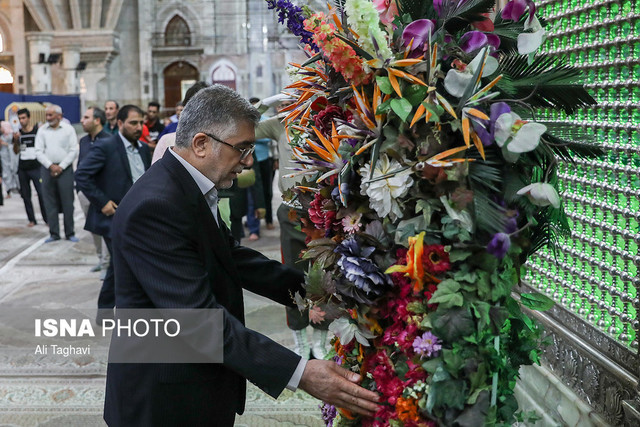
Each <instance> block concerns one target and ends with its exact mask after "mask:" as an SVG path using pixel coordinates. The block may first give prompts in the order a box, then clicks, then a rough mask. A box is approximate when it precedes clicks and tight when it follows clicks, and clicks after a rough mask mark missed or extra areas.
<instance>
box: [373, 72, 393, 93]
mask: <svg viewBox="0 0 640 427" xmlns="http://www.w3.org/2000/svg"><path fill="white" fill-rule="evenodd" d="M376 83H377V84H378V87H379V88H380V90H381V91H382V93H385V94H387V95H391V94H392V93H393V86H391V82H390V81H389V77H386V76H376Z"/></svg>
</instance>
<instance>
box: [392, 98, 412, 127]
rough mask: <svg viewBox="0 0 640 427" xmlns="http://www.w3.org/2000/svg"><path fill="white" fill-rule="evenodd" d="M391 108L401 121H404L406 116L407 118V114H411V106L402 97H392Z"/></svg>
mask: <svg viewBox="0 0 640 427" xmlns="http://www.w3.org/2000/svg"><path fill="white" fill-rule="evenodd" d="M391 109H392V110H393V112H394V113H396V114H397V115H398V117H400V118H401V119H402V121H403V122H406V121H407V118H409V114H411V110H412V109H413V106H412V105H411V103H410V102H409V101H408V100H406V99H404V98H401V99H392V100H391Z"/></svg>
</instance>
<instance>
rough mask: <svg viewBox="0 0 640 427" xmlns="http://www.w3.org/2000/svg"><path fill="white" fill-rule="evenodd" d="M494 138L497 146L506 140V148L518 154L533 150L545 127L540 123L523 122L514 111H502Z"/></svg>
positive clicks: (545, 129) (502, 144) (538, 142)
mask: <svg viewBox="0 0 640 427" xmlns="http://www.w3.org/2000/svg"><path fill="white" fill-rule="evenodd" d="M495 129H496V132H495V138H496V144H498V147H502V146H504V144H505V143H507V142H508V141H509V142H508V145H507V150H509V151H510V152H511V153H515V154H520V153H526V152H529V151H533V150H535V149H536V147H537V146H538V144H540V137H541V136H542V135H543V134H544V133H545V132H546V131H547V127H546V126H545V125H543V124H540V123H534V122H523V121H522V119H521V118H520V116H518V115H517V114H516V113H513V112H510V113H504V114H502V115H500V117H498V119H497V120H496V126H495Z"/></svg>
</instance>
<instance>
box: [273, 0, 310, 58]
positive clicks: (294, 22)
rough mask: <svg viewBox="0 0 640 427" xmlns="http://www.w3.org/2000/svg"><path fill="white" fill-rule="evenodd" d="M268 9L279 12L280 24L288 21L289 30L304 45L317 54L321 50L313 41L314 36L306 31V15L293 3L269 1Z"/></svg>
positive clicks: (277, 0)
mask: <svg viewBox="0 0 640 427" xmlns="http://www.w3.org/2000/svg"><path fill="white" fill-rule="evenodd" d="M267 8H268V9H276V10H277V11H278V22H279V23H281V24H284V21H285V19H286V20H287V28H289V31H291V33H292V34H293V35H295V36H298V37H300V42H301V43H302V44H308V45H309V46H311V49H313V50H314V51H315V52H318V51H319V49H318V47H317V46H316V45H315V43H314V42H313V40H312V37H313V34H312V33H311V32H309V31H307V30H305V29H304V19H305V18H304V14H303V13H302V9H301V8H299V7H298V6H296V5H294V4H293V3H291V2H290V1H289V0H267Z"/></svg>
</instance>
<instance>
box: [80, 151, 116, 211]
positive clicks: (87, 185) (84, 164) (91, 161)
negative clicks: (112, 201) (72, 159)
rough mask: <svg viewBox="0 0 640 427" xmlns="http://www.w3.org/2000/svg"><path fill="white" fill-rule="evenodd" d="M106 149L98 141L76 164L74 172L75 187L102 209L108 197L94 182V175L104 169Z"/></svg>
mask: <svg viewBox="0 0 640 427" xmlns="http://www.w3.org/2000/svg"><path fill="white" fill-rule="evenodd" d="M106 149H107V147H106V146H105V145H104V143H102V141H98V142H96V143H95V144H94V146H93V147H91V150H88V153H87V154H86V157H85V158H84V159H82V161H81V162H80V163H79V164H78V169H76V172H75V178H76V186H77V188H78V190H80V191H82V194H84V195H85V196H86V197H87V199H89V201H90V202H91V203H92V204H93V205H95V206H96V207H97V208H99V209H102V207H103V206H104V205H106V204H107V202H108V201H109V196H107V195H106V194H105V192H104V191H102V190H101V189H100V188H99V187H98V184H97V182H96V175H97V174H98V173H99V172H100V171H101V170H102V169H103V168H104V167H105V164H106V162H107V153H106Z"/></svg>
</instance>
